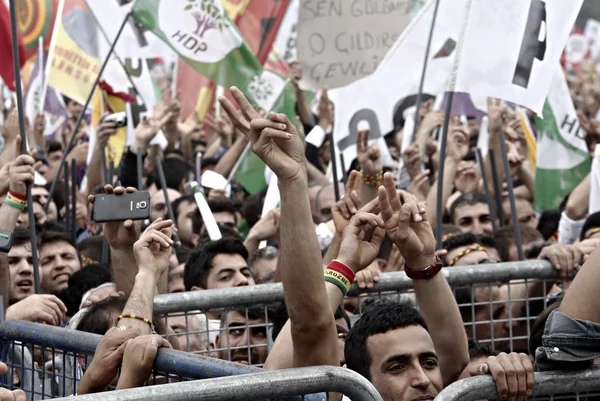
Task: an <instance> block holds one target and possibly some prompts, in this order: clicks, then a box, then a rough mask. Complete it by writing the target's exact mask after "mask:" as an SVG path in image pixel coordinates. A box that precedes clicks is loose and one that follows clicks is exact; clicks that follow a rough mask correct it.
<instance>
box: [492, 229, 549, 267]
mask: <svg viewBox="0 0 600 401" xmlns="http://www.w3.org/2000/svg"><path fill="white" fill-rule="evenodd" d="M519 230H520V232H521V242H522V243H523V246H527V244H529V243H531V242H536V241H542V240H543V237H542V234H541V233H540V232H539V231H538V230H536V229H535V228H533V227H529V226H526V225H523V224H521V225H519ZM494 239H495V240H496V244H498V246H497V247H496V249H497V250H498V254H499V255H500V259H502V261H503V262H508V261H509V260H510V248H511V247H512V246H513V245H514V244H515V235H514V226H513V225H512V224H509V225H507V226H504V227H500V228H499V229H498V230H496V232H495V233H494Z"/></svg>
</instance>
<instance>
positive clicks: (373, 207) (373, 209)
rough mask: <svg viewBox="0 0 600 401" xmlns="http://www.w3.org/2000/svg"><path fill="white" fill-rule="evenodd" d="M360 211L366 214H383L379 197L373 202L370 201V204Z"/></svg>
mask: <svg viewBox="0 0 600 401" xmlns="http://www.w3.org/2000/svg"><path fill="white" fill-rule="evenodd" d="M361 202H362V201H361ZM359 211H360V212H366V213H373V214H379V213H380V212H381V211H380V207H379V197H377V198H375V199H373V200H372V201H370V202H369V203H367V204H366V205H364V206H363V207H361V208H360V210H359Z"/></svg>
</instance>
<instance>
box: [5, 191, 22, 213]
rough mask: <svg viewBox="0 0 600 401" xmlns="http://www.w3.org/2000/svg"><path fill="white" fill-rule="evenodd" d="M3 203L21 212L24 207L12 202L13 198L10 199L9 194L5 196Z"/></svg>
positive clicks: (19, 203)
mask: <svg viewBox="0 0 600 401" xmlns="http://www.w3.org/2000/svg"><path fill="white" fill-rule="evenodd" d="M4 203H5V204H6V205H8V206H10V207H14V208H15V209H17V210H23V209H25V205H24V204H22V203H21V202H15V201H14V200H13V198H11V197H10V194H8V195H7V196H6V199H4Z"/></svg>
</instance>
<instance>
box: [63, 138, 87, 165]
mask: <svg viewBox="0 0 600 401" xmlns="http://www.w3.org/2000/svg"><path fill="white" fill-rule="evenodd" d="M89 147H90V144H89V142H86V143H82V144H81V145H77V146H75V147H74V148H73V149H72V150H71V151H70V152H69V154H68V156H67V158H66V159H65V160H66V161H67V162H68V163H69V166H70V165H71V160H75V165H76V166H77V167H84V166H86V165H87V155H88V148H89Z"/></svg>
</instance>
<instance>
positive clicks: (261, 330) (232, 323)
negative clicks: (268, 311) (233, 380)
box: [216, 311, 269, 365]
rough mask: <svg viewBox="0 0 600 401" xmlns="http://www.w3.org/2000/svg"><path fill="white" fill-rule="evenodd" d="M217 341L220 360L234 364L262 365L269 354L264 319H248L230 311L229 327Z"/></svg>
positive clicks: (223, 330) (225, 328)
mask: <svg viewBox="0 0 600 401" xmlns="http://www.w3.org/2000/svg"><path fill="white" fill-rule="evenodd" d="M252 326H255V327H252ZM216 341H217V347H218V348H219V349H220V350H219V358H220V359H224V360H230V361H232V362H237V363H242V364H245V365H262V364H264V363H265V361H266V360H267V356H268V354H269V348H268V345H267V326H266V325H265V319H264V317H261V318H260V319H246V316H245V315H244V314H242V313H240V312H238V311H230V312H228V314H227V326H226V327H224V328H223V329H222V330H221V332H220V333H219V336H218V337H217V339H216ZM236 348H237V349H236ZM230 350H231V351H230Z"/></svg>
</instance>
